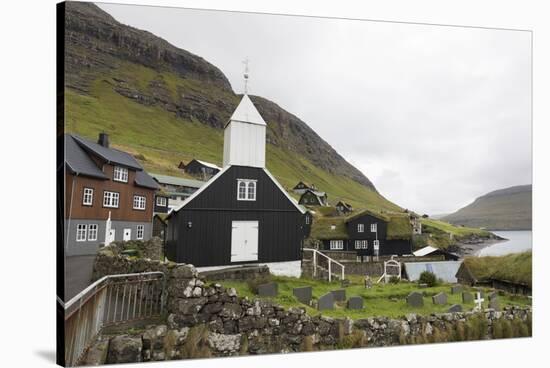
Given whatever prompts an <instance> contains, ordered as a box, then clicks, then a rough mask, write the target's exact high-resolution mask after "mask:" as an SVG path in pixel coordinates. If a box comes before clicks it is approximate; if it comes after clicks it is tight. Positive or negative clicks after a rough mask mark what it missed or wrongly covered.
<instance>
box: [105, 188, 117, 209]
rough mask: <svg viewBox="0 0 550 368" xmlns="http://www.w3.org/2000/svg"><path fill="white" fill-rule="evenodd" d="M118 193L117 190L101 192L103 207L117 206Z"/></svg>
mask: <svg viewBox="0 0 550 368" xmlns="http://www.w3.org/2000/svg"><path fill="white" fill-rule="evenodd" d="M119 199H120V194H119V193H117V192H108V191H105V192H103V207H111V208H118V201H119Z"/></svg>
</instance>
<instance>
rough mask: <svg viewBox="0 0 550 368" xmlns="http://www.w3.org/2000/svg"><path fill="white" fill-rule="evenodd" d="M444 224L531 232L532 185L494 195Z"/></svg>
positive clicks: (505, 189)
mask: <svg viewBox="0 0 550 368" xmlns="http://www.w3.org/2000/svg"><path fill="white" fill-rule="evenodd" d="M442 220H443V221H447V222H449V223H451V224H454V225H465V226H473V227H485V228H487V229H490V230H530V229H531V228H532V185H531V184H528V185H516V186H512V187H508V188H503V189H497V190H494V191H491V192H489V193H486V194H484V195H482V196H480V197H478V198H476V199H475V200H474V201H473V202H472V203H470V204H469V205H467V206H465V207H463V208H461V209H459V210H458V211H456V212H454V213H452V214H450V215H447V216H445V217H443V218H442Z"/></svg>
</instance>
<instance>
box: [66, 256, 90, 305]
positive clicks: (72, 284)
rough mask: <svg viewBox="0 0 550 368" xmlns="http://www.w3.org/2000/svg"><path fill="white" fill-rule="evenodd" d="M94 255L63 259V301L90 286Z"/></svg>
mask: <svg viewBox="0 0 550 368" xmlns="http://www.w3.org/2000/svg"><path fill="white" fill-rule="evenodd" d="M94 259H95V255H93V256H69V257H65V267H66V268H65V301H69V300H70V299H71V298H72V297H73V296H75V295H76V294H78V293H80V292H81V291H82V290H84V289H85V288H86V287H87V286H88V285H90V284H91V279H92V270H93V265H94Z"/></svg>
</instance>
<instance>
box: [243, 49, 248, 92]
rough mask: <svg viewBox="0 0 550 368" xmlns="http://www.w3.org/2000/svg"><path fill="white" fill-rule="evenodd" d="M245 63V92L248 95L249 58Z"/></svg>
mask: <svg viewBox="0 0 550 368" xmlns="http://www.w3.org/2000/svg"><path fill="white" fill-rule="evenodd" d="M243 64H244V74H243V77H244V94H245V95H247V94H248V58H246V59H244V60H243Z"/></svg>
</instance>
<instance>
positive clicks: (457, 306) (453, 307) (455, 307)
mask: <svg viewBox="0 0 550 368" xmlns="http://www.w3.org/2000/svg"><path fill="white" fill-rule="evenodd" d="M447 312H448V313H455V312H462V306H461V305H460V304H453V305H451V307H450V308H449V309H447Z"/></svg>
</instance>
